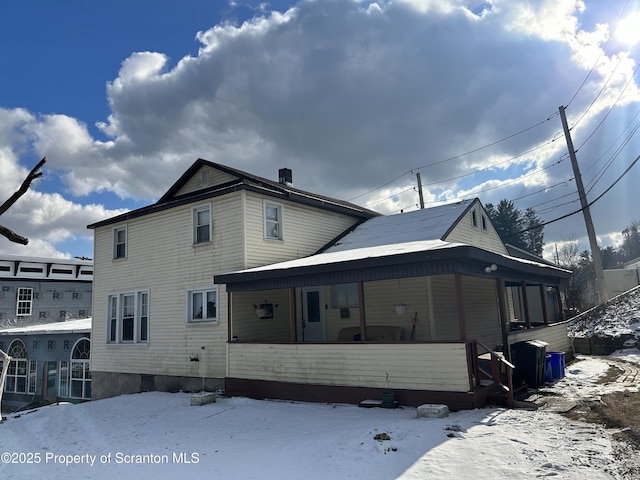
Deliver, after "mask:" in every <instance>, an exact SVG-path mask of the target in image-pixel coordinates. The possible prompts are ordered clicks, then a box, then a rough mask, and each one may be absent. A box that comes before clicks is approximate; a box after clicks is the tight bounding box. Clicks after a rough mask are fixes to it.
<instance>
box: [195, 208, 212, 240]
mask: <svg viewBox="0 0 640 480" xmlns="http://www.w3.org/2000/svg"><path fill="white" fill-rule="evenodd" d="M210 241H211V207H210V206H209V205H205V206H201V207H196V208H194V209H193V243H194V245H197V244H199V243H209V242H210Z"/></svg>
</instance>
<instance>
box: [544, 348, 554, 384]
mask: <svg viewBox="0 0 640 480" xmlns="http://www.w3.org/2000/svg"><path fill="white" fill-rule="evenodd" d="M544 381H545V383H551V382H553V368H552V367H551V355H550V354H548V353H547V354H546V355H545V357H544Z"/></svg>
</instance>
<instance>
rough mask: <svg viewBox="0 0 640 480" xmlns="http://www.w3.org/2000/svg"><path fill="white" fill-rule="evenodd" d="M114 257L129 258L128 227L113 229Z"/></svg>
mask: <svg viewBox="0 0 640 480" xmlns="http://www.w3.org/2000/svg"><path fill="white" fill-rule="evenodd" d="M113 258H114V259H115V260H117V259H119V258H127V227H126V226H124V227H116V228H114V229H113Z"/></svg>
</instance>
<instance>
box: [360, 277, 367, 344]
mask: <svg viewBox="0 0 640 480" xmlns="http://www.w3.org/2000/svg"><path fill="white" fill-rule="evenodd" d="M358 305H360V341H362V342H364V341H365V340H366V339H367V322H366V320H365V312H364V282H362V281H359V282H358Z"/></svg>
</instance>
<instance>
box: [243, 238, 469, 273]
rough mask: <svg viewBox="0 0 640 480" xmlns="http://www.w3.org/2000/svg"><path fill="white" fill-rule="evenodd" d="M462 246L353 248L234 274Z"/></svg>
mask: <svg viewBox="0 0 640 480" xmlns="http://www.w3.org/2000/svg"><path fill="white" fill-rule="evenodd" d="M461 245H463V244H462V243H451V242H443V241H442V240H422V241H419V242H406V243H397V244H393V245H378V246H373V247H363V248H355V249H353V250H338V251H327V252H325V253H318V254H316V255H311V256H308V257H304V258H297V259H295V260H288V261H286V262H280V263H273V264H270V265H263V266H261V267H254V268H249V269H247V270H241V271H239V272H234V273H251V272H263V271H264V272H266V271H272V270H286V269H289V268H300V267H310V266H314V265H329V264H335V263H341V262H347V261H353V260H363V259H365V258H379V257H387V256H390V255H402V254H405V253H416V252H424V251H428V250H436V249H442V248H452V247H457V246H461Z"/></svg>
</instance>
